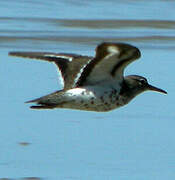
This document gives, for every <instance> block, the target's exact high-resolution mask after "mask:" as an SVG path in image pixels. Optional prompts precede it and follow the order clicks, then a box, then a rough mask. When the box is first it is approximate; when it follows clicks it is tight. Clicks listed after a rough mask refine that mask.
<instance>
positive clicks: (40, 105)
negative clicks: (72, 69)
mask: <svg viewBox="0 0 175 180" xmlns="http://www.w3.org/2000/svg"><path fill="white" fill-rule="evenodd" d="M63 94H64V91H63V90H61V91H56V92H54V93H51V94H48V95H46V96H43V97H40V98H37V99H33V100H30V101H27V102H25V103H36V105H34V106H30V108H32V109H53V108H56V107H57V106H58V105H60V104H62V103H63V101H62V98H61V97H62V96H63ZM59 101H60V102H59Z"/></svg>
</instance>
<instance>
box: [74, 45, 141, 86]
mask: <svg viewBox="0 0 175 180" xmlns="http://www.w3.org/2000/svg"><path fill="white" fill-rule="evenodd" d="M139 57H140V51H139V50H138V49H137V48H136V47H134V46H131V45H129V44H124V43H102V44H100V45H99V46H97V48H96V56H95V58H94V59H92V60H91V61H90V62H89V63H88V64H87V65H86V67H85V68H84V71H83V72H82V73H81V76H80V78H79V80H78V81H77V86H83V85H85V84H96V83H99V82H104V81H106V82H111V80H112V79H113V80H116V82H117V83H118V84H120V83H121V82H122V81H123V71H124V69H125V67H126V66H127V65H128V64H130V63H131V62H133V61H134V60H136V59H138V58H139Z"/></svg>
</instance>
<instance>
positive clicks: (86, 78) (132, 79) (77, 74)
mask: <svg viewBox="0 0 175 180" xmlns="http://www.w3.org/2000/svg"><path fill="white" fill-rule="evenodd" d="M9 55H11V56H18V57H24V58H32V59H39V60H45V61H48V62H53V63H55V64H56V66H57V68H58V70H59V71H60V72H61V78H62V81H63V84H64V85H63V86H64V87H63V89H62V90H58V91H56V92H53V93H51V94H48V95H46V96H43V97H40V98H37V99H34V100H31V101H28V102H27V103H35V104H36V105H33V106H31V108H33V109H53V108H68V109H77V110H85V111H97V112H106V111H110V110H113V109H116V108H119V107H121V106H124V105H126V104H128V103H129V102H130V101H131V100H132V99H133V98H134V97H136V96H137V95H139V94H140V93H142V92H144V91H147V90H151V91H157V92H160V93H164V94H167V92H166V91H164V90H162V89H160V88H157V87H154V86H152V85H150V84H148V81H147V79H146V78H144V77H142V76H138V75H129V76H125V77H124V75H123V73H124V69H125V68H126V66H127V65H129V64H130V63H132V62H133V61H135V60H136V59H138V58H140V56H141V52H140V50H139V49H138V48H136V47H134V46H132V45H130V44H126V43H111V42H104V43H101V44H99V45H98V46H97V47H96V54H95V57H90V56H82V55H77V54H67V53H50V52H9Z"/></svg>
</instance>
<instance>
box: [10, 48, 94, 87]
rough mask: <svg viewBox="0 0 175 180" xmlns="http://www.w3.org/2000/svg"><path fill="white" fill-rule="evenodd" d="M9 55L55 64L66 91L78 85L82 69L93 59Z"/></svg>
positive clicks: (47, 55) (86, 57)
mask: <svg viewBox="0 0 175 180" xmlns="http://www.w3.org/2000/svg"><path fill="white" fill-rule="evenodd" d="M9 55H11V56H18V57H24V58H32V59H40V60H46V61H49V62H54V63H55V64H56V65H57V67H58V68H59V70H60V72H61V75H62V79H63V82H64V89H70V88H72V87H74V86H75V85H76V81H77V80H78V78H79V76H80V72H81V69H82V68H83V67H84V66H85V65H86V64H87V63H88V62H89V61H90V60H91V59H92V57H88V56H81V55H76V54H66V53H49V52H10V53H9Z"/></svg>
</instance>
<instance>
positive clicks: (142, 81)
mask: <svg viewBox="0 0 175 180" xmlns="http://www.w3.org/2000/svg"><path fill="white" fill-rule="evenodd" d="M139 84H140V85H144V84H147V81H146V80H145V79H140V81H139Z"/></svg>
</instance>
